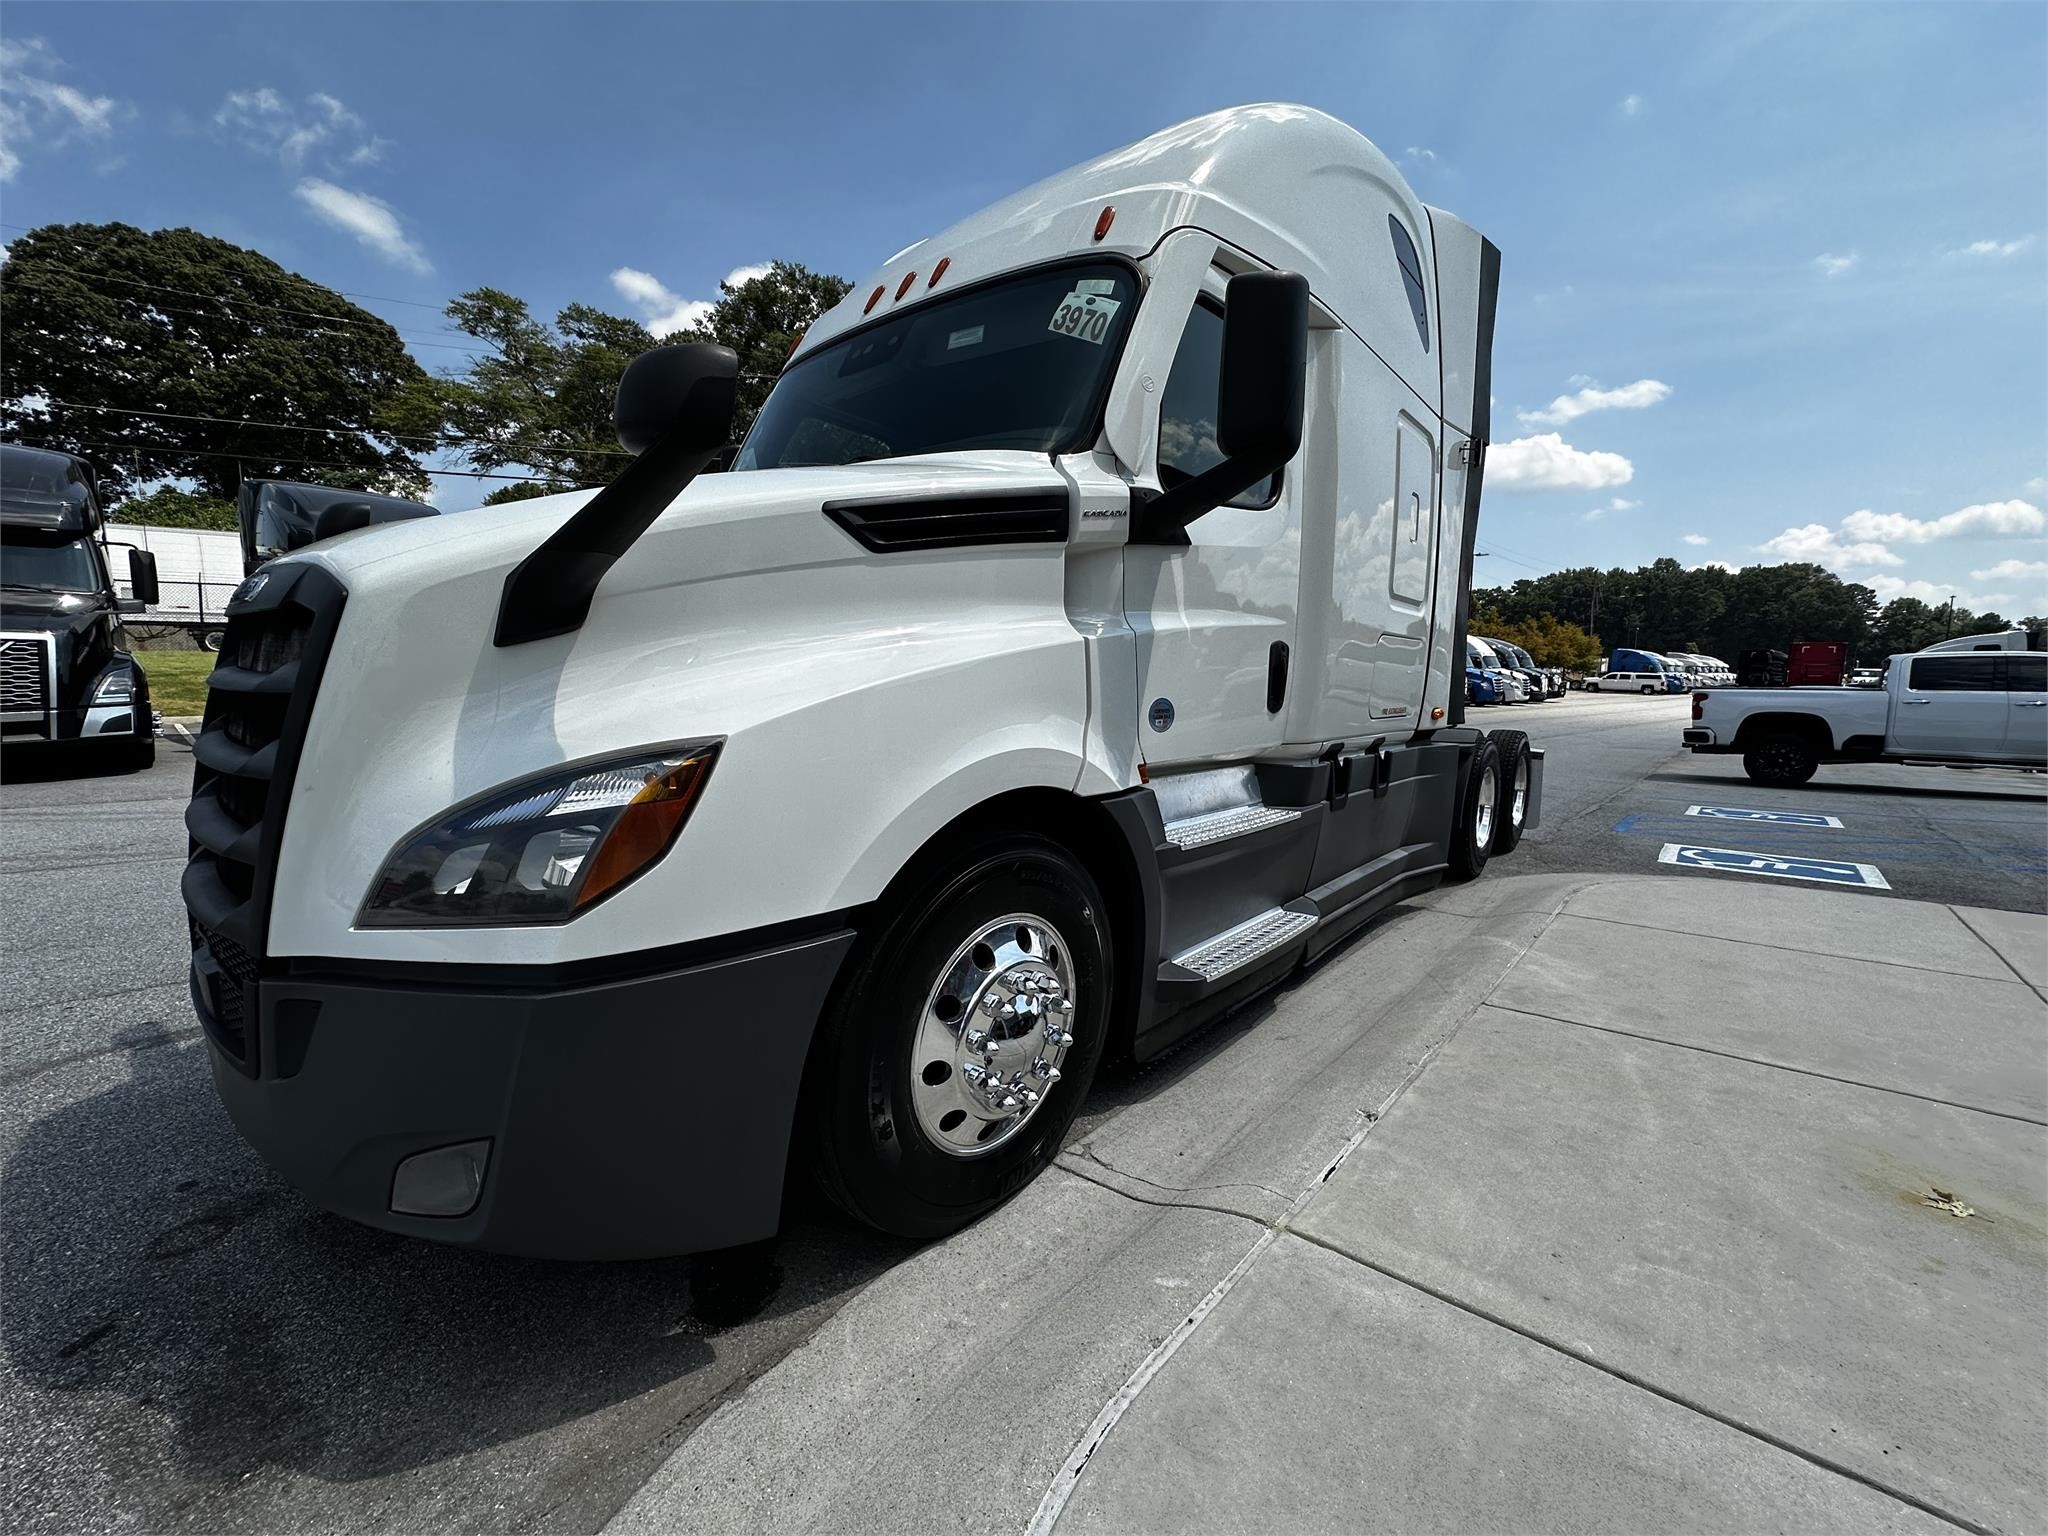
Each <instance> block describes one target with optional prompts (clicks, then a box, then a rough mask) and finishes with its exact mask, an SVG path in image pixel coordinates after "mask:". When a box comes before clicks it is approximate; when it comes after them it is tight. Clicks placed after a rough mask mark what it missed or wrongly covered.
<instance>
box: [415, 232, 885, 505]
mask: <svg viewBox="0 0 2048 1536" xmlns="http://www.w3.org/2000/svg"><path fill="white" fill-rule="evenodd" d="M847 287H848V284H847V283H846V280H845V279H844V278H838V277H830V276H827V275H825V274H822V273H817V272H812V271H810V270H809V269H808V268H805V267H803V266H799V265H798V264H796V263H795V262H787V261H778V262H776V263H774V264H773V265H772V266H771V267H770V268H769V269H768V271H767V272H765V273H764V274H762V275H761V276H759V277H756V278H750V279H749V280H748V281H746V282H744V283H741V284H739V285H738V286H737V287H726V286H724V285H721V288H720V296H719V298H718V301H717V302H716V303H715V304H714V305H713V306H712V309H711V313H710V314H709V315H708V316H706V317H705V320H704V322H703V324H702V325H701V326H699V327H698V328H697V329H695V330H689V331H682V332H678V333H677V334H675V335H673V336H667V337H659V338H657V337H656V336H654V335H653V334H652V333H650V332H649V331H648V330H647V328H646V327H645V326H643V325H641V324H640V323H639V322H638V321H637V320H628V319H625V318H623V317H621V316H618V315H612V314H607V313H605V311H603V310H601V309H594V308H592V307H591V306H590V305H587V304H572V305H570V306H569V307H568V308H567V309H564V310H563V311H561V313H559V314H558V315H556V317H555V320H554V323H553V324H552V325H549V324H547V323H545V322H543V321H540V320H536V319H535V318H534V317H533V314H532V312H531V310H530V309H529V308H528V307H527V304H526V301H525V300H524V299H519V298H515V297H513V296H512V295H511V294H509V293H506V292H504V291H502V290H500V289H496V288H478V289H474V290H472V291H471V292H469V293H465V294H463V295H462V296H461V297H460V298H458V299H457V300H455V301H454V302H453V303H452V304H450V305H449V306H448V318H449V319H450V320H452V321H453V322H454V323H455V327H456V329H458V330H460V331H462V332H464V333H466V334H467V335H470V336H474V337H476V338H477V340H479V341H483V342H487V343H488V344H489V345H490V348H491V353H490V355H489V356H487V357H481V358H479V359H478V360H477V361H476V362H474V363H472V364H471V365H470V367H469V369H468V370H467V371H466V372H465V373H462V374H460V375H457V376H455V377H453V378H448V379H442V380H438V381H435V386H434V387H435V389H436V391H437V392H438V408H439V417H440V421H441V424H442V428H443V431H444V432H445V434H446V435H445V439H444V441H445V442H446V443H447V444H448V446H449V447H451V448H454V449H455V450H456V451H457V452H459V453H461V454H462V456H463V457H464V458H466V459H467V460H468V461H469V462H470V463H471V464H472V465H474V466H475V467H476V468H478V469H483V470H495V469H503V468H507V467H511V468H523V469H528V470H532V471H534V472H535V474H536V476H537V477H538V478H540V479H544V480H547V481H549V482H551V483H550V484H549V485H547V486H544V487H543V488H542V490H540V491H532V492H521V493H520V494H522V495H539V494H544V493H545V492H546V491H548V490H558V489H562V488H564V487H565V486H570V485H603V484H605V483H606V482H607V481H609V480H610V479H611V478H612V476H614V475H616V474H617V473H618V472H619V471H620V470H621V469H623V468H624V467H625V466H626V464H627V463H628V462H629V461H630V458H631V455H629V454H627V453H626V452H625V451H624V450H622V449H621V448H620V447H619V445H618V438H617V437H616V435H615V434H614V432H613V427H612V402H613V398H614V397H615V396H616V395H617V393H618V388H619V377H620V375H622V374H623V373H624V372H625V371H626V365H627V364H628V363H630V362H632V361H633V359H634V358H636V357H638V356H639V355H640V354H641V353H642V352H645V351H647V350H648V349H649V348H651V347H656V346H661V345H665V344H671V343H680V342H703V341H711V342H717V343H718V344H720V345H721V346H728V347H731V348H732V349H733V350H734V351H735V352H737V353H738V354H739V358H740V381H739V404H738V408H737V410H736V411H735V413H734V418H733V438H734V441H736V442H737V441H738V440H739V439H740V438H743V437H744V436H746V433H747V429H748V428H749V427H751V426H752V425H753V423H754V415H755V413H756V412H757V411H759V410H760V408H761V402H762V401H763V400H765V399H767V398H768V391H769V390H770V389H771V388H772V387H773V386H774V383H775V377H776V375H777V374H778V373H779V372H780V371H781V369H782V364H783V362H784V360H785V359H786V358H787V357H788V356H789V353H790V349H791V348H792V347H793V346H794V345H795V343H796V339H797V337H799V336H800V335H802V333H803V332H804V330H805V329H806V328H807V327H809V326H810V325H811V323H812V322H813V321H815V320H816V319H817V318H818V316H819V315H821V314H823V313H824V312H825V311H826V310H827V309H829V308H831V307H832V305H834V304H836V303H838V302H839V300H840V298H841V297H843V296H844V295H845V293H846V290H847ZM493 499H495V500H505V499H510V498H508V497H504V496H502V495H500V496H494V498H493Z"/></svg>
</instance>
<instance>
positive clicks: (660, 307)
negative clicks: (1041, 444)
mask: <svg viewBox="0 0 2048 1536" xmlns="http://www.w3.org/2000/svg"><path fill="white" fill-rule="evenodd" d="M772 270H774V269H773V268H772V267H771V266H770V264H769V263H767V262H765V261H764V262H756V263H755V264H753V265H751V266H745V267H734V268H733V269H732V270H731V271H730V272H728V273H726V274H725V281H724V282H723V283H722V284H721V285H720V286H721V287H724V288H738V287H740V286H741V285H743V284H745V283H750V282H752V281H753V280H754V279H755V278H757V277H766V276H767V275H768V274H769V272H771V271H772ZM612 287H613V288H614V289H615V290H617V292H618V295H619V297H620V298H622V299H624V300H625V301H626V302H627V303H629V304H634V305H637V306H639V309H640V319H641V321H642V323H644V324H645V325H646V327H647V329H648V330H650V331H652V332H653V333H654V334H655V335H657V336H673V335H674V334H675V333H676V332H677V331H687V330H691V329H694V328H695V327H696V326H699V325H701V324H703V322H704V321H705V319H706V318H707V317H708V316H709V315H710V314H711V308H712V305H713V304H714V303H715V302H716V301H715V300H712V299H686V298H683V297H681V296H680V295H678V294H676V293H674V292H672V291H671V290H670V289H669V286H668V285H667V284H666V283H664V282H663V281H662V280H661V279H660V278H658V277H656V276H655V275H654V274H653V273H652V272H642V271H641V270H640V269H639V268H638V267H620V268H618V269H617V270H616V271H615V272H613V273H612Z"/></svg>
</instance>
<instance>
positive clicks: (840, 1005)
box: [805, 832, 1111, 1240]
mask: <svg viewBox="0 0 2048 1536" xmlns="http://www.w3.org/2000/svg"><path fill="white" fill-rule="evenodd" d="M884 900H885V903H886V905H887V910H886V911H885V912H883V913H882V914H881V917H880V926H878V927H876V928H873V929H872V930H871V931H870V932H869V933H868V934H867V935H865V936H864V937H863V939H862V941H861V942H860V944H859V946H858V947H857V948H856V949H855V951H854V954H853V956H852V958H851V959H850V961H849V963H848V966H847V969H846V972H845V974H844V975H843V976H842V977H841V978H840V983H839V986H838V987H837V989H836V990H835V993H834V996H833V999H832V1002H831V1004H830V1005H829V1006H828V1008H827V1010H826V1014H825V1018H824V1020H823V1022H822V1025H821V1027H820V1031H819V1038H818V1043H817V1046H816V1048H815V1049H814V1051H813V1053H812V1058H811V1063H810V1069H809V1073H808V1076H807V1081H806V1086H805V1101H806V1102H805V1123H806V1126H807V1129H808V1132H809V1152H810V1156H811V1158H812V1161H813V1165H814V1169H815V1174H816V1178H817V1182H818V1184H819V1187H820V1188H821V1189H822V1190H823V1191H824V1193H825V1195H826V1197H827V1198H829V1199H830V1200H831V1201H832V1202H833V1203H834V1204H835V1205H837V1206H839V1207H840V1208H841V1209H842V1210H844V1211H845V1212H846V1213H847V1214H848V1215H850V1216H852V1217H854V1218H856V1219H857V1220H860V1221H864V1222H866V1223H868V1224H869V1225H870V1226H874V1227H878V1228H880V1229H881V1230H882V1231H884V1232H892V1233H895V1234H896V1235H898V1236H901V1237H908V1238H915V1239H919V1240H926V1239H930V1238H935V1237H943V1236H945V1235H946V1234H947V1233H949V1232H952V1231H955V1230H957V1229H958V1228H960V1227H963V1226H965V1225H966V1224H967V1223H968V1222H970V1221H972V1220H974V1218H975V1217H977V1216H979V1215H981V1214H982V1213H984V1212H985V1211H988V1210H989V1209H991V1208H992V1207H994V1206H996V1205H998V1204H1000V1203H1001V1202H1002V1201H1004V1200H1006V1199H1008V1198H1009V1197H1010V1196H1011V1195H1013V1194H1015V1193H1016V1192H1017V1191H1018V1190H1020V1189H1022V1188H1023V1187H1024V1186H1025V1185H1026V1184H1028V1183H1030V1182H1031V1180H1032V1179H1033V1178H1034V1177H1036V1176H1037V1175H1038V1173H1039V1172H1040V1171H1041V1170H1042V1169H1043V1168H1044V1167H1045V1166H1046V1165H1047V1164H1048V1163H1050V1162H1051V1161H1052V1160H1053V1158H1054V1157H1055V1156H1056V1155H1057V1154H1058V1152H1059V1149H1060V1146H1061V1143H1062V1142H1063V1141H1064V1140H1065V1138H1066V1133H1067V1129H1068V1127H1069V1126H1071V1125H1072V1124H1073V1121H1074V1116H1075V1114H1076V1113H1077V1112H1078V1111H1079V1110H1080V1107H1081V1102H1082V1100H1083V1099H1084V1098H1085V1097H1086V1096H1087V1093H1088V1085H1089V1083H1090V1082H1091V1081H1092V1080H1093V1078H1094V1076H1095V1068H1096V1065H1097V1063H1098V1062H1100V1061H1101V1059H1102V1051H1103V1044H1104V1042H1105V1041H1106V1040H1107V1038H1108V1034H1109V1027H1110V1006H1109V1003H1110V987H1111V966H1110V939H1109V927H1108V922H1107V919H1106V916H1105V914H1104V910H1103V903H1102V897H1101V893H1100V892H1099V891H1097V889H1096V887H1095V882H1094V880H1093V879H1091V878H1090V876H1089V874H1088V872H1087V871H1086V870H1085V869H1083V868H1082V867H1081V865H1080V864H1079V863H1078V862H1076V861H1075V859H1074V858H1073V857H1072V856H1071V855H1070V854H1068V853H1067V851H1066V850H1065V849H1064V848H1062V847H1060V846H1059V845H1058V844H1057V843H1054V842H1052V841H1050V840H1048V839H1046V838H1043V837H1039V836H1035V835H1032V834H1029V833H1024V832H999V833H990V834H986V835H982V836H979V837H976V838H975V839H973V840H972V841H971V842H970V843H967V844H965V845H963V846H961V847H960V848H957V849H955V850H953V851H952V853H951V856H950V857H949V858H948V859H946V860H945V861H944V862H943V863H942V864H938V865H935V866H933V867H932V868H930V869H929V870H928V871H927V872H926V873H925V874H924V875H923V876H922V877H913V879H912V880H911V882H910V884H909V886H908V888H906V889H905V890H903V891H901V892H900V893H892V895H891V896H889V897H886V898H884ZM1011 913H1025V914H1033V915H1036V916H1038V917H1040V918H1043V919H1044V920H1045V921H1046V922H1048V923H1049V924H1050V925H1051V926H1052V928H1054V929H1055V930H1057V932H1058V933H1059V934H1060V936H1061V937H1062V938H1063V939H1064V940H1065V942H1066V945H1067V949H1068V959H1069V963H1070V967H1071V970H1072V973H1073V992H1074V997H1073V1002H1074V1008H1073V1012H1072V1015H1071V1017H1070V1018H1069V1019H1068V1021H1067V1025H1066V1027H1067V1028H1068V1029H1069V1030H1070V1031H1071V1032H1072V1034H1073V1036H1074V1042H1073V1044H1072V1045H1071V1046H1069V1047H1067V1049H1066V1054H1065V1056H1064V1057H1063V1058H1062V1059H1061V1060H1060V1062H1059V1071H1060V1076H1059V1080H1058V1081H1057V1082H1056V1083H1054V1084H1053V1085H1051V1087H1050V1088H1049V1089H1048V1090H1047V1091H1046V1092H1045V1095H1044V1098H1043V1100H1042V1101H1041V1102H1040V1103H1039V1105H1038V1107H1037V1109H1036V1110H1035V1111H1033V1112H1031V1113H1030V1114H1029V1116H1028V1118H1026V1119H1025V1120H1024V1121H1023V1123H1022V1125H1021V1126H1020V1127H1019V1128H1018V1129H1017V1130H1016V1131H1015V1132H1014V1133H1013V1134H1011V1135H1010V1136H1009V1138H1008V1139H1007V1140H1005V1141H1001V1142H1000V1143H999V1144H997V1145H995V1146H993V1147H992V1148H991V1149H990V1150H988V1151H986V1152H982V1153H978V1154H969V1155H961V1154H959V1153H957V1152H949V1151H947V1150H945V1148H944V1147H943V1146H942V1145H941V1143H940V1142H939V1141H937V1140H935V1139H933V1137H932V1136H931V1135H929V1134H928V1133H927V1132H926V1130H925V1128H924V1127H923V1126H922V1125H921V1124H920V1121H919V1116H918V1112H917V1108H916V1105H915V1103H914V1101H913V1100H912V1097H911V1093H912V1085H911V1073H912V1071H913V1070H917V1069H918V1065H919V1064H918V1063H917V1062H916V1061H914V1060H913V1055H914V1047H915V1045H916V1042H917V1038H918V1032H919V1028H920V1026H921V1025H922V1024H923V1022H924V1018H925V1012H924V1010H925V1006H926V1001H927V998H928V997H929V995H930V994H931V992H932V990H933V988H934V987H935V986H936V985H937V983H938V982H939V980H940V975H939V972H940V970H941V968H942V967H945V966H947V964H948V962H949V960H950V959H951V958H952V957H953V956H954V955H955V953H956V952H957V951H958V950H959V948H960V946H961V945H962V944H964V943H966V942H967V941H969V940H970V939H972V938H973V936H974V934H975V932H976V930H977V928H978V927H979V926H980V925H983V924H986V923H989V922H991V921H993V920H995V919H997V918H999V917H1003V916H1005V915H1007V914H1011ZM935 1016H937V1017H946V1015H935ZM970 1016H971V1010H970ZM927 1065H931V1064H927Z"/></svg>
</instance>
